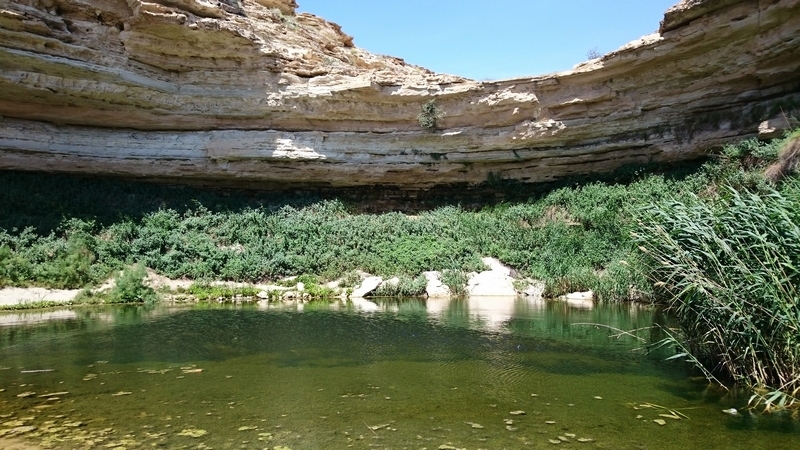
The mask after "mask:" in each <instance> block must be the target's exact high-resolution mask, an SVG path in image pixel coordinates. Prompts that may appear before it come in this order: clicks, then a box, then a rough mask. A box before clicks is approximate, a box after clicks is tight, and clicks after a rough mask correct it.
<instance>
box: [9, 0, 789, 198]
mask: <svg viewBox="0 0 800 450" xmlns="http://www.w3.org/2000/svg"><path fill="white" fill-rule="evenodd" d="M295 7H296V4H295V3H294V1H293V0H241V1H240V0H220V1H215V0H150V1H144V0H127V1H125V0H105V1H101V0H0V116H2V118H0V169H6V170H8V169H13V170H36V171H52V172H74V173H89V174H110V175H119V176H131V177H147V178H154V179H164V180H169V181H175V182H181V181H187V182H188V181H192V180H206V181H212V182H220V183H224V184H239V185H248V186H254V187H258V186H265V187H266V186H270V185H275V184H280V185H296V186H330V187H345V186H374V185H392V186H400V187H403V188H408V189H425V188H430V187H432V186H436V185H445V184H473V185H474V184H480V183H483V182H485V181H487V180H491V179H495V180H496V179H500V178H503V179H513V180H519V181H523V182H531V183H533V182H542V181H551V180H555V179H558V178H561V177H566V176H570V175H580V174H591V173H602V172H608V171H611V170H614V169H617V168H619V167H621V166H623V165H628V164H644V163H653V162H656V163H658V162H675V161H681V160H687V159H691V158H694V157H697V156H698V155H701V154H703V153H704V152H705V151H707V150H708V149H709V148H713V147H715V146H718V145H720V144H722V143H725V142H728V141H731V140H734V139H737V138H740V137H744V136H751V135H755V134H756V133H757V132H758V127H759V125H760V124H761V123H762V122H763V121H765V120H767V119H773V120H772V122H771V126H772V128H775V126H774V125H775V124H777V127H778V129H780V128H786V127H788V125H789V122H790V121H791V120H790V119H791V116H792V114H796V113H797V109H798V105H800V70H799V69H800V68H799V66H800V0H685V1H683V2H682V3H680V4H678V5H676V6H675V7H673V8H671V9H670V10H669V11H667V12H666V14H665V17H664V20H663V22H662V24H661V28H660V30H659V32H657V33H654V34H652V35H649V36H645V37H643V38H641V39H639V40H637V41H633V42H631V43H629V44H627V45H625V46H624V47H622V48H620V49H619V50H616V51H614V52H611V53H609V54H607V55H605V56H603V57H601V58H598V59H594V60H591V61H587V62H585V63H582V64H580V65H578V66H576V67H575V68H574V69H573V70H571V71H567V72H561V73H555V74H549V75H544V76H538V77H532V78H519V79H513V80H503V81H492V82H476V81H471V80H467V79H464V78H460V77H456V76H450V75H442V74H435V73H432V72H430V71H428V70H425V69H423V68H420V67H416V66H412V65H408V64H406V63H405V62H404V61H402V60H401V59H397V58H392V57H386V56H379V55H373V54H370V53H368V52H366V51H364V50H361V49H358V48H357V47H355V46H354V44H353V39H352V37H350V36H348V35H346V34H344V33H343V32H342V30H341V29H340V27H339V26H337V25H336V24H332V23H330V22H326V21H324V20H323V19H320V18H318V17H315V16H312V15H309V14H299V15H297V14H295V12H294V9H295ZM430 99H435V100H436V103H437V105H438V107H439V108H440V109H441V110H442V111H443V112H444V117H443V118H442V120H440V121H439V128H438V129H437V130H434V131H429V130H424V129H422V128H421V127H420V125H419V124H418V121H417V115H418V114H419V113H420V110H421V105H422V104H423V103H425V102H426V101H428V100H430ZM762 128H765V127H762ZM766 128H769V127H766Z"/></svg>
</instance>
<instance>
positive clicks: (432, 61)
mask: <svg viewBox="0 0 800 450" xmlns="http://www.w3.org/2000/svg"><path fill="white" fill-rule="evenodd" d="M677 2H678V0H297V3H299V5H300V8H299V9H298V11H299V12H309V13H312V14H316V15H318V16H321V17H323V18H325V19H327V20H329V21H331V22H336V23H338V24H339V25H341V26H342V29H343V31H344V32H345V33H347V34H350V35H352V36H354V37H355V44H356V45H357V46H359V47H361V48H364V49H366V50H369V51H371V52H373V53H381V54H386V55H391V56H396V57H399V58H403V59H405V60H406V61H407V62H409V63H411V64H417V65H420V66H423V67H426V68H428V69H431V70H433V71H436V72H443V73H449V74H453V75H461V76H464V77H468V78H473V79H476V80H486V79H498V78H511V77H517V76H532V75H543V74H546V73H550V72H556V71H561V70H567V69H571V68H572V66H574V65H575V64H577V63H579V62H581V61H585V60H586V59H587V57H586V55H587V53H588V51H589V50H591V49H594V48H597V50H598V51H599V52H600V53H606V52H609V51H612V50H616V49H617V48H619V47H621V46H622V45H624V44H626V43H628V42H630V41H632V40H635V39H638V38H639V37H641V36H644V35H646V34H650V33H653V32H655V31H657V30H658V25H659V22H660V21H661V19H662V18H663V16H664V11H666V10H667V9H668V8H669V7H670V6H672V5H674V4H676V3H677Z"/></svg>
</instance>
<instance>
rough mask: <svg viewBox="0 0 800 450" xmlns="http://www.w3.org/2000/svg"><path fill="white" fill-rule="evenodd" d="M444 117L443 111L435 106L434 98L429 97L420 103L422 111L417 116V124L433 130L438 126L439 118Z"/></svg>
mask: <svg viewBox="0 0 800 450" xmlns="http://www.w3.org/2000/svg"><path fill="white" fill-rule="evenodd" d="M442 117H444V111H442V110H441V109H439V107H437V106H436V100H435V99H430V100H428V101H427V102H425V104H423V105H422V112H420V113H419V115H418V116H417V120H418V121H419V126H421V127H422V128H424V129H426V130H428V131H434V130H436V128H437V127H438V124H439V120H441V119H442Z"/></svg>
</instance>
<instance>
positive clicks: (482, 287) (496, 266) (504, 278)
mask: <svg viewBox="0 0 800 450" xmlns="http://www.w3.org/2000/svg"><path fill="white" fill-rule="evenodd" d="M482 260H483V263H484V264H486V266H487V267H488V268H489V270H484V271H483V272H480V273H478V274H476V275H474V276H472V277H470V279H469V282H468V283H467V292H469V295H470V297H480V296H492V297H502V296H509V297H516V296H517V290H516V289H514V278H512V277H511V269H509V268H508V267H505V266H504V265H503V264H502V263H501V262H500V261H498V260H496V259H494V258H482Z"/></svg>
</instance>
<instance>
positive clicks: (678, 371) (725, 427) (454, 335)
mask: <svg viewBox="0 0 800 450" xmlns="http://www.w3.org/2000/svg"><path fill="white" fill-rule="evenodd" d="M367 309H369V310H367ZM52 313H53V314H50V315H47V316H42V315H37V314H38V313H37V314H33V315H29V314H16V315H15V314H12V315H4V316H3V320H4V322H3V323H6V324H8V325H5V326H1V327H0V366H2V367H0V369H3V370H0V386H1V387H2V388H0V415H3V416H4V417H6V415H8V416H7V419H8V420H7V421H8V422H11V420H12V419H14V420H16V419H15V418H19V417H31V419H29V422H26V424H27V423H30V425H31V426H38V427H40V428H41V429H48V428H47V427H52V428H51V429H49V430H50V431H47V432H46V433H43V434H41V436H44V437H42V439H45V438H46V439H50V437H52V436H56V437H58V438H59V439H71V437H70V434H69V433H72V432H73V431H74V430H72V429H70V428H68V427H64V426H59V425H58V424H54V423H53V422H54V421H55V422H57V421H58V420H62V419H59V418H58V417H59V416H64V417H67V418H68V419H69V420H80V421H82V422H83V423H84V424H85V426H84V427H81V430H79V431H80V432H85V433H87V434H88V435H91V439H97V438H98V436H99V435H98V434H97V433H101V432H103V430H107V429H112V431H108V433H109V434H110V435H114V436H115V437H114V438H113V439H111V438H108V439H106V440H104V441H103V440H98V441H96V442H97V443H96V445H95V447H99V448H106V447H107V448H113V447H115V446H125V447H126V448H152V447H153V446H156V447H158V446H161V447H164V448H178V447H186V448H209V447H210V448H240V447H241V448H265V447H266V448H274V447H276V446H279V445H280V446H286V447H289V448H326V449H337V448H342V449H347V448H371V447H375V446H378V447H380V448H421V447H426V448H439V447H441V446H446V445H449V446H451V447H456V448H524V447H527V446H530V447H531V448H539V447H543V446H544V447H549V446H550V445H551V444H549V443H548V439H558V437H559V435H560V436H565V437H566V433H569V434H573V435H575V436H578V437H589V438H592V439H594V440H595V441H596V442H597V445H598V446H601V447H604V448H643V447H657V448H660V449H672V448H674V449H682V448H689V447H692V446H694V447H696V448H714V447H716V446H717V445H716V444H718V443H722V444H723V445H724V446H725V448H730V449H735V448H755V446H756V445H757V444H761V443H764V442H768V443H769V447H770V448H772V449H775V448H783V447H785V448H789V447H786V443H787V442H789V441H791V440H792V439H791V438H792V437H796V433H797V432H798V430H797V428H796V427H794V426H786V425H785V424H784V421H783V420H775V419H758V420H755V419H752V418H750V417H748V418H746V419H745V418H742V419H741V420H735V419H733V418H730V417H728V416H725V415H724V414H722V413H721V412H720V411H721V410H722V409H723V408H727V407H734V406H735V407H741V406H742V405H741V403H742V402H743V401H746V399H744V400H743V399H730V398H728V397H722V396H720V393H719V392H716V393H715V392H713V391H710V390H708V389H707V388H706V386H707V385H706V384H704V383H699V384H698V383H695V382H692V381H691V380H690V379H689V378H688V377H687V375H688V373H687V372H686V371H685V370H684V368H682V367H680V366H676V365H670V364H667V363H665V362H663V358H660V359H653V358H651V359H648V358H646V357H644V356H643V355H642V354H641V353H636V352H635V351H636V350H637V349H638V348H640V347H641V342H639V340H637V339H632V338H630V337H628V336H626V335H619V336H616V335H617V334H618V333H617V332H616V331H614V329H621V330H631V329H638V328H643V329H649V328H648V327H650V326H651V325H652V324H653V323H657V322H659V321H663V317H662V316H661V315H660V313H659V312H658V311H656V310H653V309H649V308H637V307H631V306H627V305H624V306H599V307H596V308H593V309H582V308H574V307H571V306H570V305H569V304H566V303H557V302H541V301H530V300H528V299H525V298H508V297H499V298H477V299H476V298H473V299H453V300H449V301H440V300H430V301H423V300H419V299H410V300H404V301H398V300H381V299H376V300H375V301H374V302H372V303H371V306H368V308H366V309H365V308H364V307H363V305H361V306H359V305H357V304H344V305H343V304H333V305H327V304H321V303H311V304H305V305H302V308H301V307H300V305H296V304H274V305H261V306H258V305H251V306H225V305H209V304H203V305H194V306H190V307H181V308H170V307H164V306H156V307H142V306H127V307H116V308H113V307H105V308H85V309H72V310H63V311H52ZM48 314H49V313H48ZM42 317H50V318H51V319H52V320H48V321H44V322H42V321H41V318H42ZM32 318H33V319H32ZM641 336H642V337H643V338H644V339H645V340H653V339H657V338H658V336H657V335H650V334H649V331H648V332H643V333H642V334H641ZM31 370H47V371H46V372H31ZM26 392H36V396H32V397H20V396H19V395H20V394H25V393H26ZM52 392H65V394H63V397H64V398H62V399H56V400H49V399H48V398H46V397H39V395H42V394H43V393H44V394H45V395H47V394H46V393H52ZM120 393H127V394H120ZM118 394H119V395H118ZM532 394H534V395H532ZM644 402H649V403H654V404H660V405H667V406H669V407H670V408H682V410H684V411H686V412H687V414H688V415H690V416H691V420H683V421H680V422H679V421H674V422H670V423H669V424H668V425H667V426H664V427H661V426H659V425H657V424H655V423H654V422H653V420H654V419H658V418H659V416H658V412H657V411H649V410H648V411H645V410H637V409H635V408H636V407H637V405H640V404H642V403H644ZM36 408H42V409H36ZM518 410H523V411H526V414H525V415H519V416H517V415H515V416H513V417H512V416H510V415H509V414H510V411H518ZM31 411H34V412H31ZM63 420H67V419H63ZM507 420H511V421H512V422H513V426H512V424H509V423H508V422H507ZM548 421H549V422H556V424H548V423H547V422H548ZM4 423H5V422H4ZM475 423H478V424H481V428H474V427H473V424H475ZM366 424H369V425H366ZM384 424H388V425H387V426H386V427H384V428H381V429H375V430H372V429H371V428H366V427H367V426H370V427H371V426H374V425H384ZM554 425H555V426H554ZM26 426H27V425H26ZM243 426H245V428H246V429H245V430H240V428H241V427H243ZM509 426H510V427H511V428H513V431H512V430H510V429H508V428H507V427H509ZM55 428H58V431H53V429H55ZM184 429H203V430H206V431H207V432H208V433H207V435H203V436H202V438H192V437H187V436H182V435H180V432H181V430H184ZM98 430H99V431H98ZM142 430H146V433H143V432H142ZM709 430H711V432H709ZM744 430H746V434H742V432H743V431H744ZM0 432H2V429H0ZM779 433H784V434H779ZM267 436H269V439H271V440H269V441H268V442H267V441H266V440H265V441H259V440H258V438H259V437H261V438H264V439H267ZM73 437H74V436H73ZM100 437H102V436H100ZM676 437H680V439H676ZM87 439H88V438H87ZM126 439H127V441H126V442H125V443H122V440H126ZM570 439H571V438H570ZM132 441H135V443H132ZM526 442H527V443H529V444H526ZM256 443H257V444H258V445H254V444H256ZM117 444H119V445H117ZM1 446H2V437H0V447H1ZM86 448H91V447H89V446H87V447H86Z"/></svg>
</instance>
